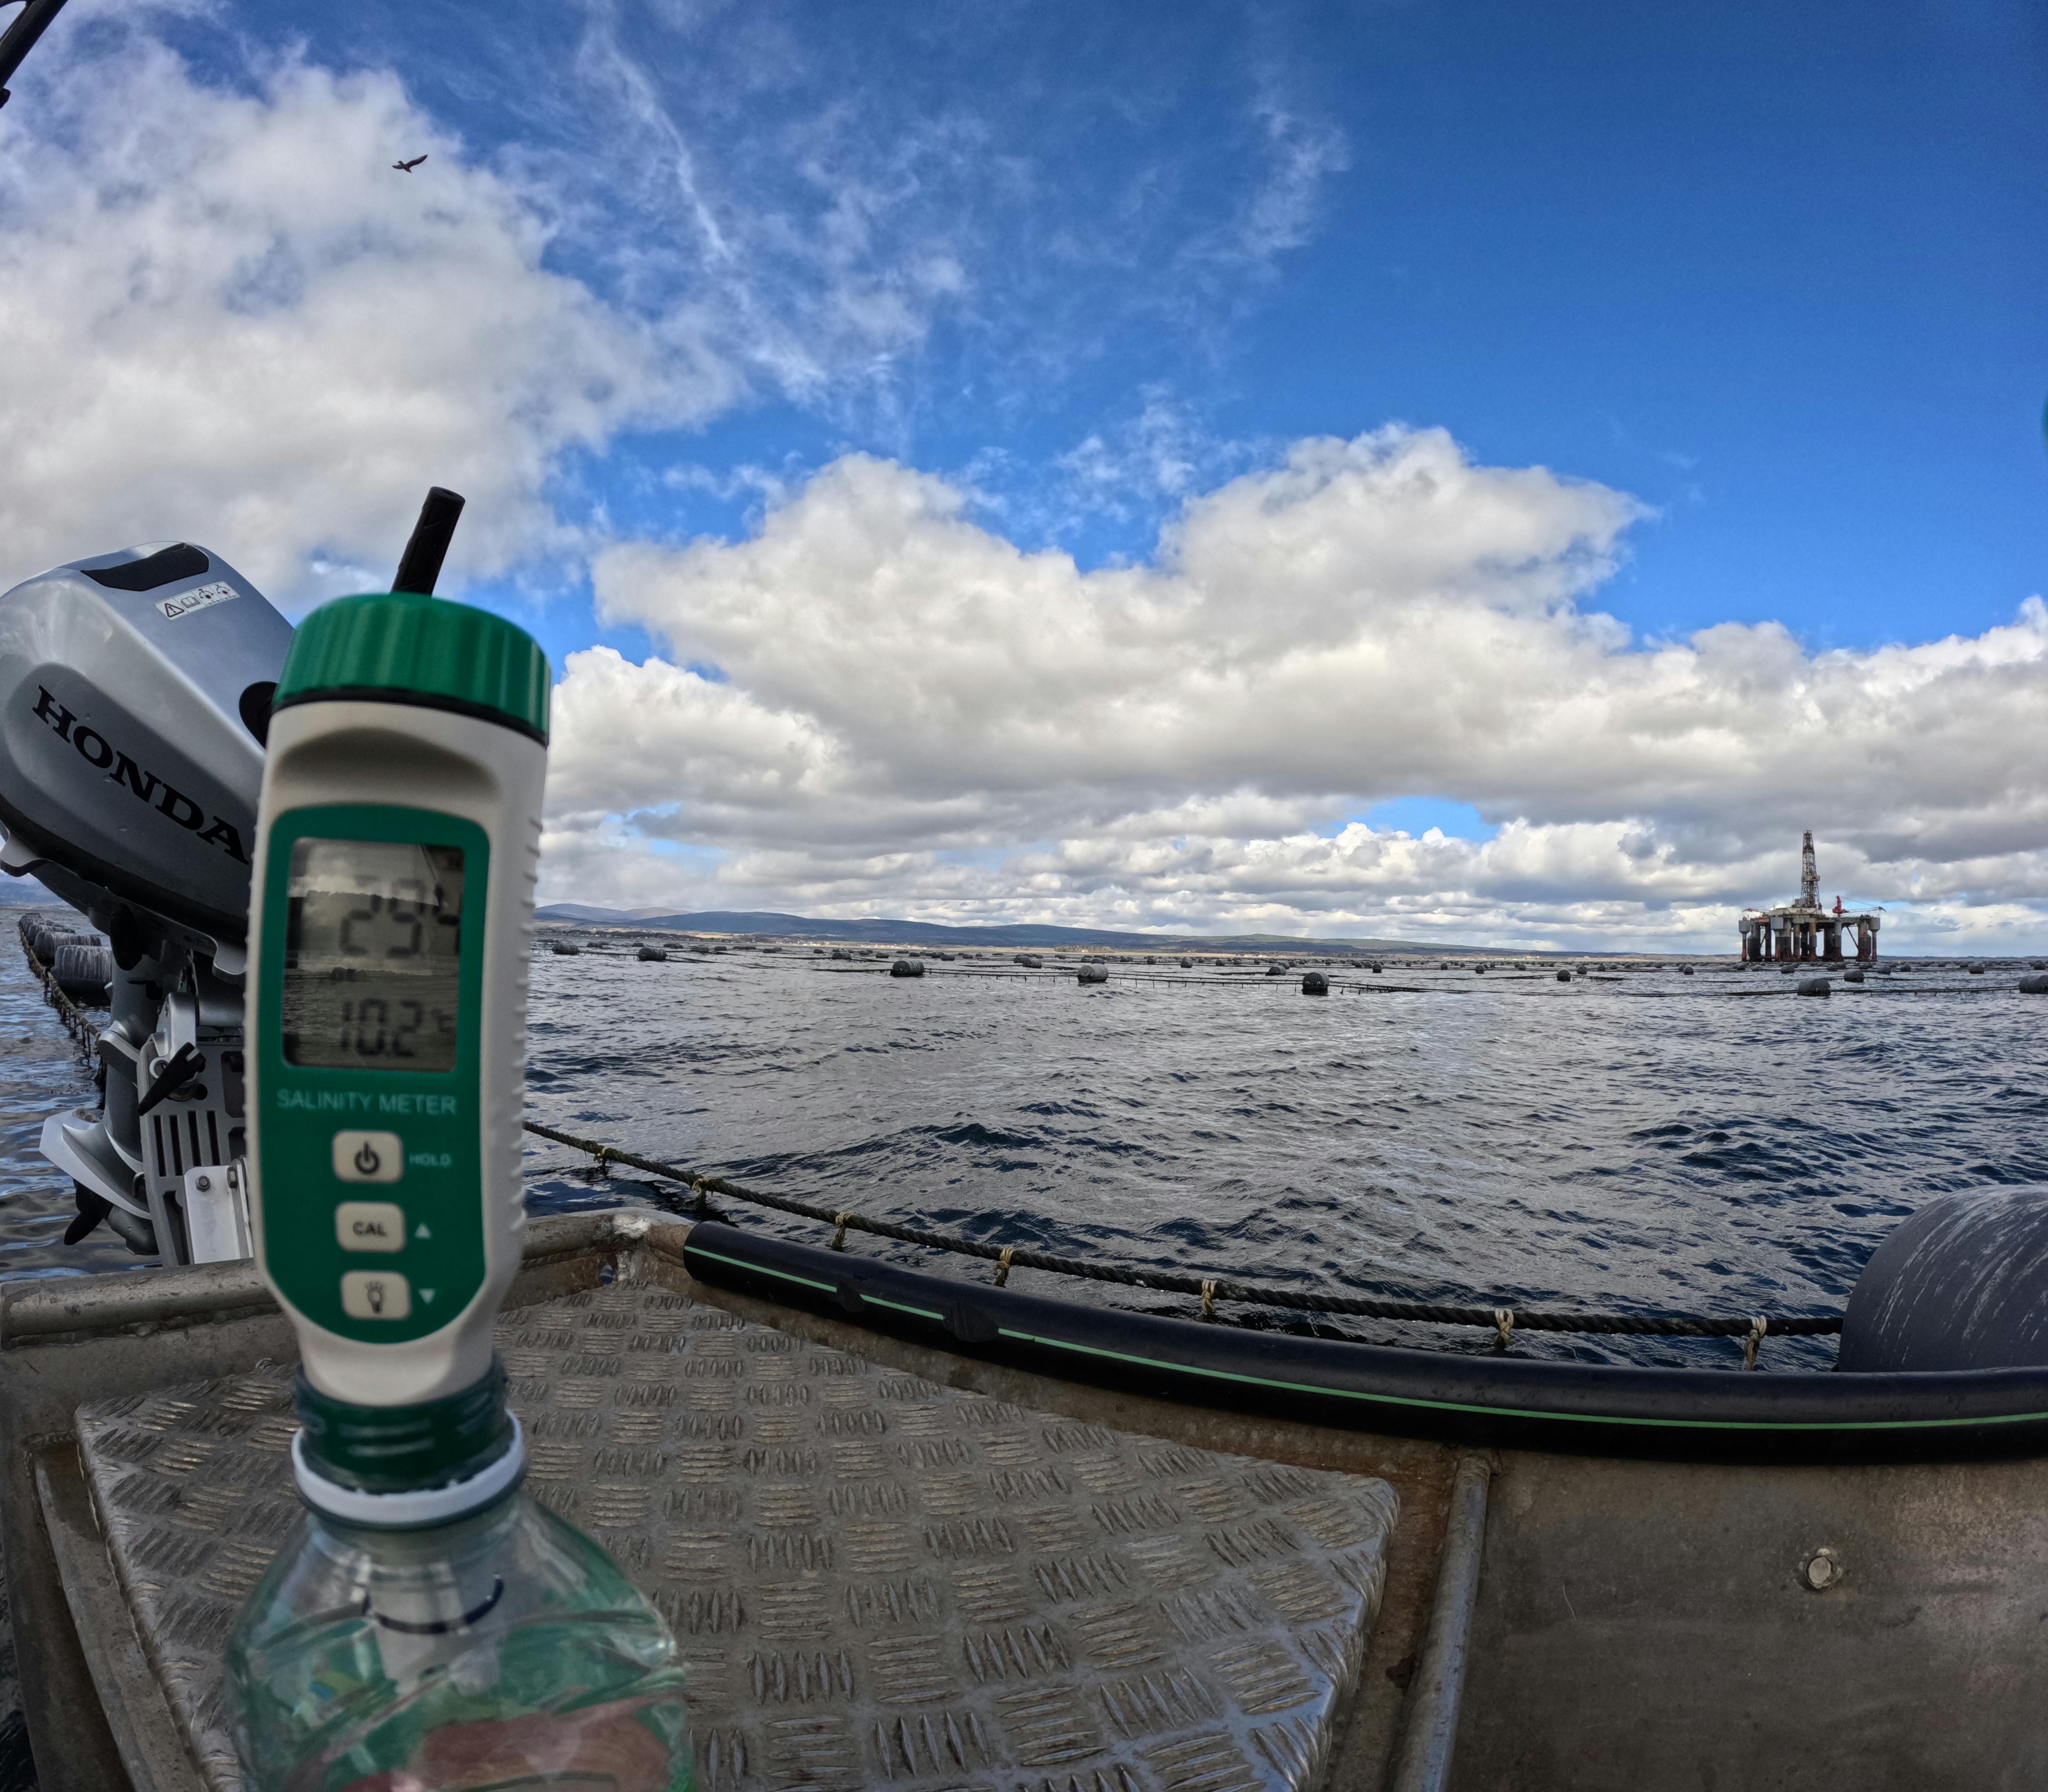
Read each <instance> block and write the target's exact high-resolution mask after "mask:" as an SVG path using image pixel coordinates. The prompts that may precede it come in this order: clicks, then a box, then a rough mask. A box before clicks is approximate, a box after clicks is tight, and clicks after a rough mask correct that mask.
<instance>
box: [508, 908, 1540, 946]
mask: <svg viewBox="0 0 2048 1792" xmlns="http://www.w3.org/2000/svg"><path fill="white" fill-rule="evenodd" d="M534 918H535V919H536V920H538V921H573V922H576V923H578V924H580V925H583V926H586V927H639V928H661V929H669V930H671V931H673V932H676V933H747V934H753V935H756V936H759V937H768V938H774V939H792V938H793V939H804V940H851V941H859V942H860V943H861V944H865V945H906V946H907V945H932V946H942V945H958V946H1008V947H1010V948H1013V949H1023V950H1028V949H1029V948H1032V947H1034V946H1036V947H1040V948H1045V949H1048V950H1051V949H1056V948H1060V947H1079V946H1099V947H1103V948H1111V949H1114V950H1116V951H1119V952H1300V951H1303V950H1306V949H1309V948H1313V949H1314V950H1316V951H1317V952H1356V953H1360V954H1363V955H1366V956H1372V955H1375V954H1386V953H1391V952H1411V953H1413V952H1419V953H1424V954H1428V953H1437V952H1455V953H1458V954H1460V955H1461V956H1465V957H1468V958H1470V957H1480V956H1484V957H1489V958H1535V957H1542V956H1546V955H1544V954H1542V953H1541V952H1529V951H1526V950H1510V949H1508V948H1505V947H1500V946H1460V945H1445V944H1441V943H1440V942H1437V941H1428V940H1377V939H1360V938H1337V939H1327V940H1324V939H1301V938H1297V937H1293V936H1290V935H1288V934H1284V933H1239V934H1231V935H1227V936H1226V935H1218V936H1210V935H1196V934H1191V933H1110V932H1107V931H1105V930H1104V929H1100V928H1094V927H1051V926H1041V925H1019V926H1013V927H948V926H944V925H941V924H940V923H939V922H937V921H886V920H884V921H813V920H810V919H809V918H807V917H805V916H803V915H796V914H774V913H762V912H758V911H751V910H723V909H719V910H709V911H707V912H705V913H700V914H661V913H656V912H654V911H652V910H638V911H634V910H626V909H597V908H592V907H589V906H587V905H585V904H584V903H581V902H557V903H553V904H551V905H550V906H548V907H546V908H544V909H537V910H534Z"/></svg>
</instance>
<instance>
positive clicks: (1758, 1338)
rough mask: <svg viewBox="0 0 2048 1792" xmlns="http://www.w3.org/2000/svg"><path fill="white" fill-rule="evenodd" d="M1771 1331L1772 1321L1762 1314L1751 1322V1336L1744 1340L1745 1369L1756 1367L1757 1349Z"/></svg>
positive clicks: (1743, 1356)
mask: <svg viewBox="0 0 2048 1792" xmlns="http://www.w3.org/2000/svg"><path fill="white" fill-rule="evenodd" d="M1770 1329H1771V1321H1769V1320H1768V1319H1767V1318H1765V1317H1764V1316H1763V1314H1762V1313H1758V1314H1757V1315H1756V1317H1755V1318H1753V1319H1751V1321H1750V1322H1749V1336H1747V1337H1746V1338H1744V1340H1742V1366H1743V1367H1744V1368H1745V1369H1753V1368H1755V1367H1756V1347H1757V1346H1758V1345H1759V1344H1762V1343H1763V1336H1764V1334H1765V1333H1766V1332H1768V1331H1769V1330H1770Z"/></svg>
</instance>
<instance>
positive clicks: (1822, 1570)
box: [1799, 1550, 1847, 1593]
mask: <svg viewBox="0 0 2048 1792" xmlns="http://www.w3.org/2000/svg"><path fill="white" fill-rule="evenodd" d="M1846 1572H1847V1571H1846V1570H1845V1569H1844V1568H1843V1566H1842V1560H1841V1557H1840V1556H1838V1555H1837V1554H1836V1553H1835V1552H1834V1551H1833V1550H1815V1551H1814V1552H1813V1553H1812V1554H1811V1555H1810V1556H1809V1557H1807V1558H1806V1560H1805V1561H1802V1563H1800V1564H1799V1578H1800V1580H1801V1581H1802V1582H1803V1583H1804V1584H1806V1588H1808V1590H1809V1592H1817V1593H1824V1592H1826V1591H1827V1590H1828V1588H1830V1587H1832V1586H1836V1585H1837V1584H1840V1581H1841V1578H1842V1576H1843V1575H1844V1573H1846Z"/></svg>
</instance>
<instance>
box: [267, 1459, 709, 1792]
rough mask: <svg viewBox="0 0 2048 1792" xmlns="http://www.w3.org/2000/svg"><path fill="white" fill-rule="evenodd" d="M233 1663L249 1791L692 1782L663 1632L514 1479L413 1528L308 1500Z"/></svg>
mask: <svg viewBox="0 0 2048 1792" xmlns="http://www.w3.org/2000/svg"><path fill="white" fill-rule="evenodd" d="M227 1676H228V1684H229V1689H230V1693H231V1707H232V1709H234V1711H235V1717H236V1721H237V1729H238V1732H239V1733H238V1735H237V1736H236V1742H237V1745H238V1746H239V1748H240V1750H241V1753H242V1763H243V1766H244V1768H245V1771H246V1773H247V1774H248V1775H249V1778H250V1782H251V1784H252V1792H456V1789H458V1788H467V1787H478V1788H481V1787H486V1786H489V1787H498V1786H506V1785H518V1786H529V1785H533V1786H538V1785H553V1784H556V1783H557V1782H560V1783H564V1784H566V1785H570V1786H603V1787H606V1788H607V1789H611V1788H615V1789H616V1792H689V1787H690V1786H691V1772H690V1742H689V1732H688V1726H687V1724H686V1722H685V1716H684V1712H683V1703H682V1697H681V1693H682V1682H683V1674H682V1670H681V1666H679V1665H678V1664H677V1661H676V1659H675V1643H674V1641H673V1639H672V1638H671V1637H670V1635H669V1629H668V1626H667V1625H666V1624H665V1623H663V1622H662V1620H661V1616H660V1614H659V1613H658V1612H656V1611H655V1610H654V1608H653V1607H652V1606H651V1605H650V1604H648V1602H647V1600H646V1599H645V1598H644V1597H643V1596H642V1595H641V1594H640V1593H639V1592H638V1591H637V1590H635V1589H634V1588H633V1587H632V1586H631V1585H630V1584H628V1582H627V1581H626V1578H625V1577H624V1576H623V1575H622V1574H621V1573H619V1569H618V1568H617V1567H616V1566H615V1565H614V1563H613V1562H612V1561H611V1557H609V1556H607V1554H606V1553H604V1551H603V1550H601V1549H600V1548H599V1547H598V1546H597V1545H596V1544H595V1543H594V1542H592V1541H591V1540H590V1539H589V1538H587V1537H585V1536H584V1534H582V1533H581V1532H580V1531H578V1530H576V1529H574V1528H573V1527H572V1526H569V1525H567V1524H564V1522H562V1521H561V1520H560V1519H557V1517H555V1516H554V1515H553V1513H551V1512H549V1511H546V1510H545V1509H544V1508H543V1507H540V1506H537V1505H536V1504H535V1503H533V1500H531V1499H529V1498H528V1497H527V1496H526V1495H525V1494H523V1493H517V1492H515V1493H513V1494H510V1495H507V1496H506V1497H504V1498H502V1499H499V1500H498V1503H496V1504H495V1505H494V1506H492V1507H489V1508H487V1510H485V1511H481V1512H477V1513H474V1514H472V1515H469V1516H467V1517H465V1518H463V1519H458V1520H457V1521H456V1522H453V1523H452V1524H445V1525H440V1526H432V1527H429V1528H427V1529H424V1530H374V1529H370V1528H369V1527H367V1526H358V1525H352V1524H347V1523H343V1522H339V1521H338V1520H336V1519H333V1518H331V1517H329V1516H328V1515H326V1514H324V1513H321V1512H320V1511H309V1512H308V1515H307V1518H306V1523H305V1529H304V1533H303V1534H302V1535H301V1538H300V1540H299V1542H298V1545H297V1548H296V1549H287V1550H284V1551H282V1552H281V1553H280V1554H279V1556H278V1557H277V1561H274V1562H273V1563H272V1565H271V1566H270V1571H269V1572H268V1573H266V1575H265V1576H264V1577H263V1579H262V1582H261V1583H260V1584H258V1586H257V1588H256V1589H255V1591H254V1593H253V1594H252V1595H251V1596H250V1601H249V1604H248V1606H247V1608H246V1609H245V1611H244V1612H243V1616H242V1623H241V1624H240V1625H239V1627H237V1629H236V1631H235V1635H234V1638H233V1639H232V1640H231V1643H229V1645H228V1650H227Z"/></svg>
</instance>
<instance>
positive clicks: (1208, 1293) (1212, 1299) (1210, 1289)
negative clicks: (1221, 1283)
mask: <svg viewBox="0 0 2048 1792" xmlns="http://www.w3.org/2000/svg"><path fill="white" fill-rule="evenodd" d="M1202 1317H1203V1318H1204V1319H1213V1318H1215V1317H1216V1278H1215V1277H1214V1276H1212V1275H1211V1276H1204V1278H1202Z"/></svg>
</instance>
